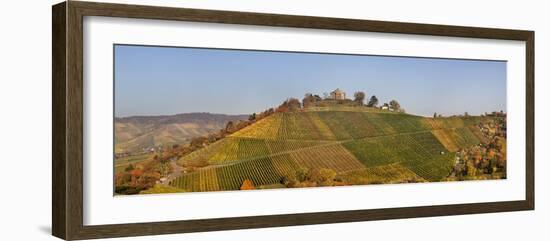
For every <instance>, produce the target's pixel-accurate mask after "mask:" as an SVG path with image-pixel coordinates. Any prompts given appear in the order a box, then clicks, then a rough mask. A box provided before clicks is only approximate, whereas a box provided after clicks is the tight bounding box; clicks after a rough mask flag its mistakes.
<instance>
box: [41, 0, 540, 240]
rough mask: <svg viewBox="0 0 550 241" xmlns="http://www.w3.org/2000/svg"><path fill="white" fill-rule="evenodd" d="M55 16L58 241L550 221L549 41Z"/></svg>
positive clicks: (148, 13) (297, 23)
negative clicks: (400, 221)
mask: <svg viewBox="0 0 550 241" xmlns="http://www.w3.org/2000/svg"><path fill="white" fill-rule="evenodd" d="M52 24H53V41H52V42H53V44H52V48H53V76H52V79H53V114H52V115H53V164H52V165H53V168H52V170H53V175H52V176H53V180H52V185H53V187H52V189H53V194H52V198H53V200H52V204H53V207H52V209H53V215H52V217H53V218H52V222H53V225H52V226H53V228H52V230H53V235H55V236H57V237H60V238H63V239H67V240H74V239H89V238H106V237H120V236H135V235H153V234H169V233H185V232H201V231H213V230H228V229H244V228H263V227H275V226H290V225H308V224H323V223H338V222H354V221H367V220H382V219H397V218H412V217H427V216H441V215H458V214H473V213H489V212H505V211H520V210H533V209H534V32H532V31H525V30H507V29H489V28H476V27H462V26H444V25H431V24H416V23H398V22H384V21H370V20H356V19H338V18H324V17H310V16H291V15H275V14H264V13H247V12H228V11H214V10H197V9H182V8H169V7H156V6H138V5H122V4H107V3H94V2H77V1H68V2H63V3H60V4H57V5H55V6H53V19H52ZM136 210H139V212H136Z"/></svg>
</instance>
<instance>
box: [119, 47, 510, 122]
mask: <svg viewBox="0 0 550 241" xmlns="http://www.w3.org/2000/svg"><path fill="white" fill-rule="evenodd" d="M114 51H115V116H116V117H118V118H122V117H130V116H158V115H174V114H183V113H205V112H206V113H213V114H228V115H242V114H251V113H254V112H256V113H258V112H261V111H263V110H266V109H268V108H271V107H276V106H278V105H279V104H280V103H282V102H283V101H284V100H286V99H287V98H291V97H294V98H298V99H300V100H301V99H302V98H303V96H304V94H305V93H313V94H318V95H320V96H323V93H330V92H331V91H332V90H334V89H336V88H340V89H341V90H343V91H345V92H346V96H347V98H350V99H353V93H354V92H356V91H363V92H365V94H366V95H367V98H370V96H372V95H376V96H377V98H378V100H379V105H382V104H383V103H385V102H389V101H390V100H392V99H396V100H397V101H399V103H400V104H401V106H402V107H403V108H404V109H405V110H406V112H407V113H411V114H415V115H422V116H431V115H433V113H434V112H437V113H440V114H443V115H457V114H463V113H464V112H468V113H469V114H471V115H479V114H483V113H484V112H491V111H500V110H504V111H506V62H504V61H487V60H456V59H436V58H415V57H388V56H369V55H342V54H320V53H296V52H272V51H251V50H225V49H201V48H179V47H149V46H131V45H115V48H114ZM365 102H367V100H365Z"/></svg>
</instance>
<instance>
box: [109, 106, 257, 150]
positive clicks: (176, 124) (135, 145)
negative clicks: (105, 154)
mask: <svg viewBox="0 0 550 241" xmlns="http://www.w3.org/2000/svg"><path fill="white" fill-rule="evenodd" d="M247 118H248V115H225V114H212V113H184V114H177V115H162V116H131V117H123V118H115V153H116V154H120V153H131V152H140V151H144V150H147V149H151V148H153V147H158V146H160V145H170V144H176V143H185V142H188V141H190V140H191V138H193V137H197V136H206V135H208V134H211V133H215V132H218V131H219V130H220V129H222V128H224V127H225V125H226V124H227V123H228V122H229V121H234V122H235V121H238V120H246V119H247Z"/></svg>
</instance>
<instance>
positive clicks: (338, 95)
mask: <svg viewBox="0 0 550 241" xmlns="http://www.w3.org/2000/svg"><path fill="white" fill-rule="evenodd" d="M330 98H331V99H333V100H345V99H346V92H344V91H342V90H340V89H339V88H337V89H335V90H334V91H332V92H330Z"/></svg>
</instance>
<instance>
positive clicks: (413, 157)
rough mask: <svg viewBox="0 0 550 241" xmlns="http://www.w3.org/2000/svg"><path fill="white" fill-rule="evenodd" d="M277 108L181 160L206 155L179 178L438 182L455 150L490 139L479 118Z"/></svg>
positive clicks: (227, 186)
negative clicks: (309, 174) (317, 176)
mask: <svg viewBox="0 0 550 241" xmlns="http://www.w3.org/2000/svg"><path fill="white" fill-rule="evenodd" d="M356 110H357V111H353V108H351V107H349V108H348V109H345V110H343V109H334V108H332V109H330V108H325V109H323V108H322V107H319V108H318V110H316V111H305V112H289V113H275V114H273V115H271V116H269V117H267V118H264V119H262V120H260V121H258V122H256V123H254V124H252V125H250V126H248V127H245V128H243V129H241V130H239V131H237V132H236V133H233V134H232V135H231V136H229V137H226V138H224V139H222V140H220V141H218V142H216V143H213V144H211V145H209V146H207V147H205V148H202V149H200V150H197V151H195V152H193V153H190V154H188V155H187V156H184V157H182V158H181V159H180V160H178V163H179V164H180V165H182V166H184V167H185V166H186V165H187V164H189V163H193V162H197V161H204V162H207V163H208V166H206V167H204V168H199V169H198V170H196V171H194V172H190V173H186V174H183V175H182V176H180V177H178V178H176V179H175V180H173V181H172V182H171V183H170V184H171V185H172V186H175V187H178V188H181V189H184V190H187V191H217V190H238V189H239V188H240V186H241V185H242V183H243V181H244V180H247V179H248V180H251V181H252V182H253V184H254V185H255V186H256V187H266V186H272V185H277V184H279V183H280V182H281V180H282V179H283V177H287V176H292V175H295V174H296V172H297V171H298V170H304V169H305V170H312V169H317V170H320V169H331V170H333V171H335V172H336V173H337V175H338V177H340V178H341V179H342V180H343V181H344V182H345V183H347V184H350V185H352V184H370V183H400V182H408V181H414V182H423V181H440V180H442V179H444V178H445V177H447V176H448V175H449V173H450V172H451V169H452V167H453V165H454V152H456V151H457V150H459V149H460V148H465V147H469V146H472V145H476V144H479V143H480V142H484V141H486V140H485V139H484V136H483V134H482V133H481V132H480V131H479V129H478V128H477V127H476V125H477V124H478V123H479V122H481V121H483V118H481V117H460V118H459V117H452V118H436V119H433V118H424V117H420V116H414V115H408V114H403V113H391V112H382V111H368V110H369V109H368V108H364V109H363V108H359V109H356Z"/></svg>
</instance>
